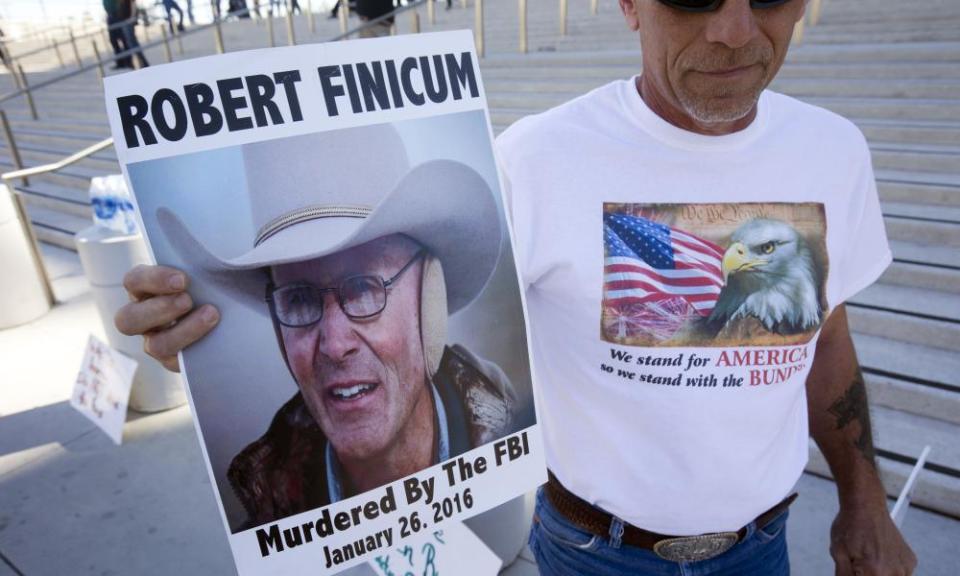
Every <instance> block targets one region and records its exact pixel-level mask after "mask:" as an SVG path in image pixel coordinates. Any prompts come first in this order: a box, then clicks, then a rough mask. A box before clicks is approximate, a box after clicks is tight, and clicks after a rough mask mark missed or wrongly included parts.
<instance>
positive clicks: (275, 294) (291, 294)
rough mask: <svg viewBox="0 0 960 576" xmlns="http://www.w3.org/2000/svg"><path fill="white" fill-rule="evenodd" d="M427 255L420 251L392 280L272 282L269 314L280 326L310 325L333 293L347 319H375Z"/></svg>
mask: <svg viewBox="0 0 960 576" xmlns="http://www.w3.org/2000/svg"><path fill="white" fill-rule="evenodd" d="M425 254H426V251H425V250H419V251H418V252H417V253H416V254H414V255H413V258H411V259H410V261H409V262H407V263H406V264H404V265H403V268H401V269H400V271H399V272H397V273H396V274H394V275H393V277H392V278H390V279H389V280H384V279H383V278H381V277H380V276H374V275H362V276H351V277H349V278H346V279H344V280H343V281H342V282H340V284H339V285H337V286H331V287H328V288H318V287H317V286H314V285H313V284H308V283H306V282H298V283H294V284H286V285H284V286H279V287H277V286H274V285H273V283H272V282H271V283H269V284H267V297H266V300H267V303H268V304H269V306H270V313H271V314H273V316H274V317H275V318H276V319H277V320H278V321H279V322H280V324H282V325H283V326H287V327H289V328H303V327H305V326H310V325H311V324H316V323H317V322H319V321H320V320H321V319H322V318H323V299H324V295H325V294H326V293H327V292H334V293H335V294H336V295H337V303H339V304H340V309H341V310H343V313H344V314H346V315H347V317H349V318H352V319H354V320H362V319H364V318H370V317H373V316H376V315H377V314H379V313H381V312H383V309H384V308H386V306H387V288H389V287H390V286H391V285H393V284H394V283H395V282H396V281H397V280H398V279H399V278H400V276H402V275H403V273H404V272H406V271H407V268H409V267H410V266H412V265H413V263H414V262H416V261H417V260H419V259H420V258H422V257H423V256H424V255H425Z"/></svg>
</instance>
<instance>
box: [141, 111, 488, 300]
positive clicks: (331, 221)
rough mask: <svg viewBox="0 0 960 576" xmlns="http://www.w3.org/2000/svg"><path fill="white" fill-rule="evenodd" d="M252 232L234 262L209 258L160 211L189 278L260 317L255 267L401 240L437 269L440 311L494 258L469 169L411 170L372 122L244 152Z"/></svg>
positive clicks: (467, 294) (260, 283) (467, 293)
mask: <svg viewBox="0 0 960 576" xmlns="http://www.w3.org/2000/svg"><path fill="white" fill-rule="evenodd" d="M243 161H244V168H245V171H246V178H247V192H248V194H249V197H250V207H251V212H252V214H253V219H254V228H255V229H256V230H257V232H256V236H255V238H253V240H252V242H251V245H252V248H251V249H250V250H249V251H247V252H245V253H243V254H240V255H239V256H233V257H222V256H219V255H216V254H213V253H212V252H210V251H209V250H208V249H207V248H206V247H205V246H204V245H203V243H201V242H200V241H199V240H198V239H197V237H196V235H195V234H193V233H192V232H191V231H190V230H188V229H187V227H186V226H185V225H184V223H183V222H182V221H181V219H180V218H179V217H178V216H177V215H176V214H174V213H173V212H172V211H171V210H169V209H167V208H160V209H158V210H157V221H158V223H159V225H160V227H161V229H162V230H163V232H164V234H165V235H166V237H167V239H168V240H169V241H170V243H171V245H172V246H173V247H174V249H175V250H176V251H177V252H178V253H179V255H180V257H181V258H183V259H184V260H185V261H186V262H187V263H188V272H190V273H191V274H192V275H193V276H194V277H195V279H196V280H198V281H200V282H206V283H210V284H214V285H216V286H217V288H219V289H220V290H221V291H222V292H224V293H225V294H227V295H228V296H230V297H231V298H232V299H234V300H236V301H238V302H240V303H243V304H245V305H247V306H250V307H252V308H254V309H256V310H260V311H265V309H266V308H265V304H264V286H265V283H266V280H267V277H266V275H265V274H264V272H263V269H264V268H266V267H268V266H272V265H275V264H283V263H288V262H299V261H303V260H311V259H313V258H320V257H322V256H326V255H328V254H333V253H335V252H340V251H342V250H346V249H348V248H351V247H354V246H358V245H360V244H364V243H366V242H369V241H371V240H374V239H376V238H380V237H383V236H389V235H391V234H404V235H406V236H408V237H410V238H412V239H414V240H416V241H417V242H419V243H420V244H422V245H423V246H424V247H426V248H427V249H428V250H429V251H430V252H431V253H432V254H433V255H434V256H435V257H436V258H438V259H439V260H440V262H441V263H442V264H443V271H444V279H445V281H446V291H447V307H448V310H449V312H450V313H453V312H456V311H457V310H460V309H461V308H463V307H465V306H466V305H467V304H469V303H470V302H472V301H473V299H474V298H476V297H477V296H478V295H479V294H480V292H482V291H483V288H484V286H485V285H486V283H487V280H488V279H489V278H490V275H491V274H492V273H493V269H494V267H495V266H496V263H497V258H498V257H499V253H500V241H501V233H502V232H501V228H500V215H499V213H498V210H497V203H496V202H495V200H494V198H493V194H492V192H491V191H490V188H489V187H488V186H487V183H486V181H485V180H484V179H483V178H482V177H481V176H480V175H479V174H478V173H477V172H476V171H474V170H473V169H472V168H470V167H468V166H467V165H465V164H462V163H460V162H455V161H451V160H433V161H429V162H425V163H423V164H421V165H419V166H416V167H414V168H412V169H411V168H409V163H408V161H407V154H406V150H405V148H404V145H403V141H402V140H401V139H400V135H399V134H398V133H397V131H396V129H395V128H393V126H391V125H388V124H380V125H374V126H364V127H359V128H349V129H344V130H335V131H329V132H321V133H315V134H308V135H304V136H296V137H292V138H284V139H278V140H270V141H264V142H257V143H253V144H246V145H244V146H243Z"/></svg>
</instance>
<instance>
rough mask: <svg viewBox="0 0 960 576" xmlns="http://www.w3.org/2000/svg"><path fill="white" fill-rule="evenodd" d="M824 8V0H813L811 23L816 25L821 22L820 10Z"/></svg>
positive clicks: (811, 4)
mask: <svg viewBox="0 0 960 576" xmlns="http://www.w3.org/2000/svg"><path fill="white" fill-rule="evenodd" d="M822 8H823V2H822V0H813V1H812V2H811V3H810V25H811V26H816V25H817V24H818V23H819V22H820V10H821V9H822Z"/></svg>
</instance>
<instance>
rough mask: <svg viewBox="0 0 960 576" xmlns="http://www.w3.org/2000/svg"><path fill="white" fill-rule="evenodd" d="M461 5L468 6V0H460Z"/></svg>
mask: <svg viewBox="0 0 960 576" xmlns="http://www.w3.org/2000/svg"><path fill="white" fill-rule="evenodd" d="M460 6H461V7H463V8H466V7H467V0H460Z"/></svg>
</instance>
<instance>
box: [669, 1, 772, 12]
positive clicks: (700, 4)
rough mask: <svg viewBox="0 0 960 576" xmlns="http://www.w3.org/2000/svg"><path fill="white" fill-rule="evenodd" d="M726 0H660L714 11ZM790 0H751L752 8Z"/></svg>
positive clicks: (687, 8)
mask: <svg viewBox="0 0 960 576" xmlns="http://www.w3.org/2000/svg"><path fill="white" fill-rule="evenodd" d="M723 1H724V0H660V2H662V3H663V4H666V5H667V6H669V7H671V8H676V9H677V10H683V11H684V12H713V11H714V10H716V9H718V8H720V5H721V4H723ZM787 2H790V0H750V7H751V8H773V7H775V6H779V5H781V4H786V3H787Z"/></svg>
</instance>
